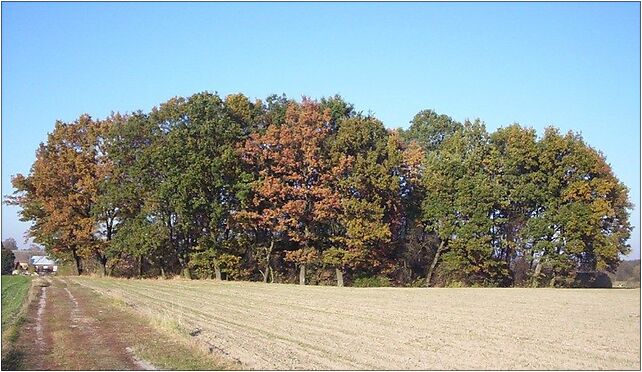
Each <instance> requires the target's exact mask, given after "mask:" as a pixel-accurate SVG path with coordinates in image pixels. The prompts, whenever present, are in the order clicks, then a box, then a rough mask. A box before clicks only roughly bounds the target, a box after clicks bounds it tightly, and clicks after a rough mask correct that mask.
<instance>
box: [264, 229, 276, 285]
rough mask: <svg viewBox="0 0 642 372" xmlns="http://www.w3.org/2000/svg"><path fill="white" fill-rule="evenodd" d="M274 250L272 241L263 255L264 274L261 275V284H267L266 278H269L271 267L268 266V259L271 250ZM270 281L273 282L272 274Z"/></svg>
mask: <svg viewBox="0 0 642 372" xmlns="http://www.w3.org/2000/svg"><path fill="white" fill-rule="evenodd" d="M273 248H274V239H272V240H271V241H270V248H268V249H266V251H265V253H266V255H265V272H264V273H263V283H267V281H268V276H270V271H271V270H272V266H270V258H271V256H272V249H273ZM272 281H274V273H272Z"/></svg>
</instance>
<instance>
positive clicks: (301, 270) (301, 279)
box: [299, 264, 305, 285]
mask: <svg viewBox="0 0 642 372" xmlns="http://www.w3.org/2000/svg"><path fill="white" fill-rule="evenodd" d="M299 284H300V285H305V264H301V265H299Z"/></svg>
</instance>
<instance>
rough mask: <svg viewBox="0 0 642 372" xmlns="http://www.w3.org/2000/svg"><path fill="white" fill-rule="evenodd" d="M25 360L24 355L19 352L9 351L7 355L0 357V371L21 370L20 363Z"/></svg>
mask: <svg viewBox="0 0 642 372" xmlns="http://www.w3.org/2000/svg"><path fill="white" fill-rule="evenodd" d="M24 358H25V353H24V352H22V351H19V350H10V351H8V352H7V355H5V356H4V357H2V370H3V371H15V370H19V369H22V362H23V360H24Z"/></svg>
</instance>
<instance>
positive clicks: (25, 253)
mask: <svg viewBox="0 0 642 372" xmlns="http://www.w3.org/2000/svg"><path fill="white" fill-rule="evenodd" d="M12 252H13V256H14V257H15V259H14V260H13V262H14V263H17V262H20V263H29V262H31V257H33V256H38V255H42V254H43V253H44V252H43V251H35V250H31V249H29V250H26V249H17V250H15V251H12Z"/></svg>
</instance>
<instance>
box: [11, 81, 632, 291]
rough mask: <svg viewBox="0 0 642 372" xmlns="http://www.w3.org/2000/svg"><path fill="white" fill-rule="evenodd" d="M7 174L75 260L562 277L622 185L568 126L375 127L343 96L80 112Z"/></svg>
mask: <svg viewBox="0 0 642 372" xmlns="http://www.w3.org/2000/svg"><path fill="white" fill-rule="evenodd" d="M12 183H13V186H14V188H15V190H16V191H15V193H14V195H13V196H11V197H9V198H8V203H10V204H14V205H19V206H20V207H21V208H22V210H21V218H22V220H23V221H31V222H32V226H31V228H30V230H29V234H30V235H31V236H32V237H33V238H34V240H35V241H36V242H37V243H39V244H42V245H44V246H45V247H46V250H47V252H49V254H51V255H53V256H55V257H57V258H59V259H61V260H65V261H67V262H73V264H74V265H75V268H76V270H77V273H78V274H82V273H84V272H86V271H88V270H93V269H92V267H94V266H95V267H96V268H97V270H98V271H99V272H101V273H103V274H105V275H122V276H169V275H177V274H181V275H184V276H185V277H188V278H218V279H229V280H262V281H264V282H268V281H269V282H272V281H274V282H297V281H299V282H300V283H305V282H306V281H307V282H308V283H313V284H335V283H336V284H338V285H343V283H344V282H346V283H347V284H354V283H359V284H360V285H368V284H372V285H385V284H391V285H429V286H432V285H484V286H573V285H577V283H578V282H577V281H576V278H577V277H578V275H584V277H586V275H587V273H589V274H591V273H597V272H614V271H615V270H616V269H617V267H618V263H619V262H620V258H619V255H620V254H626V253H627V252H628V251H629V247H628V246H627V243H626V241H627V239H628V238H629V235H630V231H631V226H630V225H629V222H628V213H629V209H630V208H631V204H630V202H629V198H628V191H627V188H626V187H625V186H624V185H623V184H622V183H621V182H620V181H619V180H618V179H617V178H616V177H615V175H614V174H613V172H612V170H611V167H610V166H609V164H608V163H607V162H606V160H605V158H604V156H603V155H602V154H601V153H600V152H598V151H597V150H595V149H593V148H592V147H590V146H588V145H587V144H586V143H585V142H584V141H583V140H582V138H581V136H580V135H578V134H577V133H573V132H569V133H566V134H562V133H560V132H559V131H558V130H557V129H555V128H548V129H546V131H545V132H544V133H543V135H542V136H541V137H538V136H537V134H536V132H535V131H534V130H533V129H530V128H524V127H521V126H519V125H517V124H514V125H510V126H508V127H505V128H500V129H498V130H497V131H495V132H494V133H488V132H487V131H486V129H485V126H484V124H483V123H482V122H481V121H479V120H474V121H468V120H467V121H465V122H463V123H460V122H457V121H455V120H453V119H452V118H450V117H448V116H445V115H438V114H436V113H435V112H433V111H431V110H426V111H421V112H420V113H418V114H417V115H416V116H415V117H414V119H413V120H412V122H411V125H410V127H409V129H407V130H401V129H399V130H388V129H386V128H385V127H384V125H383V123H382V122H381V121H379V120H377V119H376V118H375V117H373V116H372V115H369V114H364V113H362V112H358V111H356V110H355V109H354V107H353V105H351V104H349V103H347V102H346V101H344V100H343V99H342V98H341V97H339V96H334V97H329V98H322V99H321V100H319V101H315V100H311V99H306V98H304V99H303V100H302V101H300V102H298V101H294V100H292V99H288V98H287V97H285V96H271V97H268V98H267V99H266V100H265V101H261V100H256V101H255V102H251V101H250V100H249V99H248V98H247V97H245V96H243V95H241V94H234V95H229V96H227V97H225V98H224V99H223V98H221V97H219V96H218V95H216V94H211V93H207V92H205V93H199V94H195V95H193V96H191V97H189V98H174V99H171V100H169V101H167V102H166V103H163V104H161V105H160V106H159V107H156V108H154V109H152V110H151V112H141V111H139V112H135V113H132V114H128V115H121V114H112V115H111V116H110V117H108V118H106V119H104V120H96V119H93V118H91V117H90V116H89V115H83V116H81V117H80V118H78V119H77V120H76V121H74V122H71V123H64V122H57V123H56V125H55V128H54V130H53V132H52V133H51V134H49V137H48V139H47V142H46V143H43V144H41V145H40V147H39V149H38V150H37V153H36V161H35V162H34V164H33V166H32V168H31V171H30V173H29V175H27V176H24V175H21V174H18V175H16V176H15V177H14V178H13V179H12ZM583 282H585V280H584V281H583Z"/></svg>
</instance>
